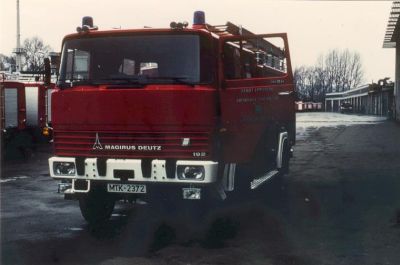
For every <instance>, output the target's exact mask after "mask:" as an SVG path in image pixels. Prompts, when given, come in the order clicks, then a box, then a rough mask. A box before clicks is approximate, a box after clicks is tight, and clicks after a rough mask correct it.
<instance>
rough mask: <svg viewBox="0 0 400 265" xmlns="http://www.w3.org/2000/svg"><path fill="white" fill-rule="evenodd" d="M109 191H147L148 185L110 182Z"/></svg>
mask: <svg viewBox="0 0 400 265" xmlns="http://www.w3.org/2000/svg"><path fill="white" fill-rule="evenodd" d="M107 191H108V192H118V193H146V185H139V184H112V183H109V184H108V185H107Z"/></svg>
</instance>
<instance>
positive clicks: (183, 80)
mask: <svg viewBox="0 0 400 265" xmlns="http://www.w3.org/2000/svg"><path fill="white" fill-rule="evenodd" d="M151 79H152V80H172V81H175V82H176V83H179V84H184V85H190V86H194V85H195V84H196V83H195V82H192V81H190V79H189V78H188V77H187V76H155V77H152V78H151Z"/></svg>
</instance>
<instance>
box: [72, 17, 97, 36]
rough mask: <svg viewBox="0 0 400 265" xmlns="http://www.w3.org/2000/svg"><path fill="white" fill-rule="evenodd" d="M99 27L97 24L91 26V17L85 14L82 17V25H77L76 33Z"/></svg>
mask: <svg viewBox="0 0 400 265" xmlns="http://www.w3.org/2000/svg"><path fill="white" fill-rule="evenodd" d="M98 29H99V28H98V27H97V26H93V18H92V17H89V16H86V17H83V18H82V26H81V27H77V28H76V31H77V32H78V33H81V32H88V31H89V30H98Z"/></svg>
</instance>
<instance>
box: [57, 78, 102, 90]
mask: <svg viewBox="0 0 400 265" xmlns="http://www.w3.org/2000/svg"><path fill="white" fill-rule="evenodd" d="M66 81H67V80H62V81H58V82H57V86H58V87H59V88H69V87H74V86H83V85H86V86H98V85H100V84H101V83H99V82H97V81H95V80H91V79H72V80H68V81H69V82H66Z"/></svg>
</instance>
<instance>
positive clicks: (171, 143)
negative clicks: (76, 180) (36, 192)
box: [54, 130, 211, 159]
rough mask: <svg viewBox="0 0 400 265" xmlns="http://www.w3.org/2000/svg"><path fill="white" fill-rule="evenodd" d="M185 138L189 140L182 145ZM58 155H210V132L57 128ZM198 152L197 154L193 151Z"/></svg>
mask: <svg viewBox="0 0 400 265" xmlns="http://www.w3.org/2000/svg"><path fill="white" fill-rule="evenodd" d="M184 138H190V143H189V145H187V146H183V144H182V142H183V139H184ZM54 148H55V152H56V155H59V156H73V157H77V156H79V157H107V158H142V159H143V158H159V159H166V158H176V159H190V158H192V159H193V158H196V159H209V158H210V157H211V135H210V133H209V132H179V133H178V132H108V131H99V132H93V131H60V130H55V131H54ZM194 153H195V154H194Z"/></svg>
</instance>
